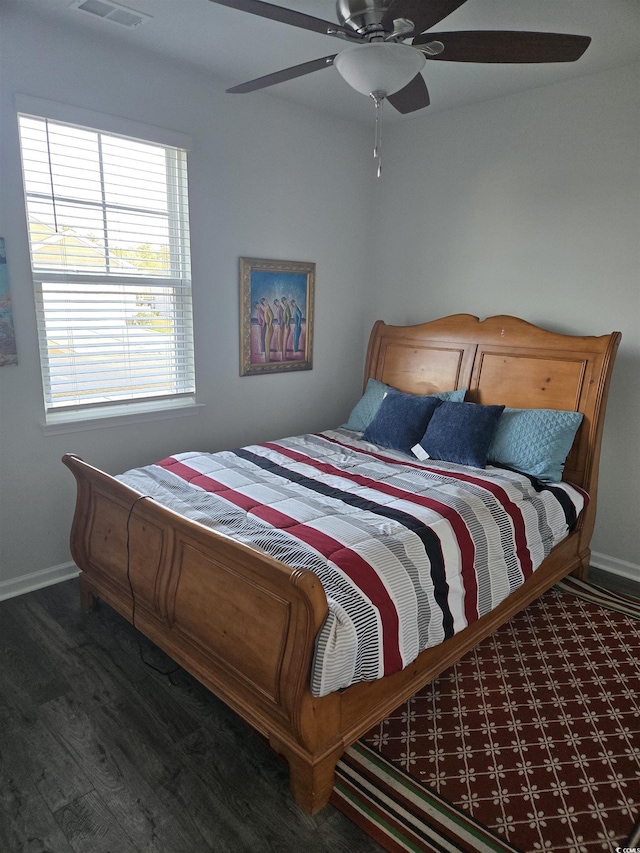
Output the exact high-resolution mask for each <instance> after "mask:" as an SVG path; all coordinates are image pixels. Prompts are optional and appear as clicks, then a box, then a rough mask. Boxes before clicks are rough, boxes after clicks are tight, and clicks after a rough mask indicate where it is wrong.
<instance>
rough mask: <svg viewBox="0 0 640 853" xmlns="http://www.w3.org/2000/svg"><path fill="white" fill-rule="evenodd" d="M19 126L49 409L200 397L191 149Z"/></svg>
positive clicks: (47, 124)
mask: <svg viewBox="0 0 640 853" xmlns="http://www.w3.org/2000/svg"><path fill="white" fill-rule="evenodd" d="M19 124H20V142H21V150H22V163H23V176H24V187H25V197H26V206H27V217H28V227H29V241H30V248H31V265H32V270H33V278H34V286H35V294H36V310H37V321H38V335H39V342H40V356H41V363H42V376H43V388H44V397H45V407H46V410H47V412H48V413H49V414H52V413H56V412H57V413H61V412H62V413H64V412H65V411H67V412H68V411H69V409H71V410H74V411H78V412H80V413H85V414H87V413H92V414H93V415H95V413H96V410H97V411H98V412H99V413H100V412H103V410H106V411H105V412H104V413H105V414H112V413H115V412H114V411H113V407H117V406H120V407H122V405H123V404H126V403H130V404H132V405H133V404H136V405H140V403H141V402H144V401H155V402H156V403H158V402H159V403H162V404H163V405H166V404H167V403H170V402H171V401H173V402H174V403H175V402H184V401H185V399H186V400H189V399H193V394H194V391H195V384H194V364H193V335H192V315H191V276H190V253H189V217H188V204H187V163H186V152H185V151H184V150H181V149H179V148H176V147H171V146H167V145H161V144H157V143H155V142H149V141H145V140H142V139H132V138H128V137H125V136H119V135H116V134H112V133H105V132H102V131H100V130H96V129H92V128H87V127H80V126H77V125H72V124H68V123H65V122H59V121H52V120H50V119H47V118H42V117H37V116H32V115H20V116H19Z"/></svg>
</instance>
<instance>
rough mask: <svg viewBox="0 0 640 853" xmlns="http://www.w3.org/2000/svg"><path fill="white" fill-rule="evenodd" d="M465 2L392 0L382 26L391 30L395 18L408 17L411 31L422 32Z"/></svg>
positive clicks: (448, 0)
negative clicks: (411, 27) (411, 24)
mask: <svg viewBox="0 0 640 853" xmlns="http://www.w3.org/2000/svg"><path fill="white" fill-rule="evenodd" d="M466 2H467V0H392V2H391V5H390V6H389V8H388V9H387V11H386V12H385V13H384V16H383V18H382V26H383V27H384V29H385V30H387V31H388V32H391V31H392V30H393V22H394V20H395V19H396V18H408V19H409V20H410V21H411V22H412V23H413V30H412V31H411V32H413V33H423V32H424V31H425V30H429V29H431V27H435V25H436V24H439V23H440V21H442V20H443V18H446V17H447V16H448V15H450V14H451V13H452V12H455V10H456V9H457V8H458V7H460V6H462V5H463V4H464V3H466ZM408 35H411V33H409V34H408Z"/></svg>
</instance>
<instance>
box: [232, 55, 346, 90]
mask: <svg viewBox="0 0 640 853" xmlns="http://www.w3.org/2000/svg"><path fill="white" fill-rule="evenodd" d="M336 56H337V54H336V53H334V54H333V56H323V57H322V59H312V60H311V62H303V63H302V65H292V66H291V68H285V69H284V70H283V71H275V72H274V73H273V74H266V75H265V76H264V77H256V79H255V80H249V82H248V83H241V84H240V85H239V86H234V87H233V88H232V89H227V92H229V93H231V94H232V95H239V94H243V93H245V92H255V91H256V90H257V89H265V88H266V87H267V86H275V84H276V83H284V82H285V80H294V79H295V78H296V77H303V76H304V75H305V74H311V73H312V72H313V71H320V69H321V68H328V67H329V66H330V65H333V60H334V59H335V58H336Z"/></svg>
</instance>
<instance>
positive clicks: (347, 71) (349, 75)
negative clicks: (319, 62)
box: [333, 42, 426, 96]
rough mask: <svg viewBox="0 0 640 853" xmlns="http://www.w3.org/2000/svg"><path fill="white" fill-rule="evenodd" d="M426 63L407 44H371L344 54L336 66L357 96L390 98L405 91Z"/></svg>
mask: <svg viewBox="0 0 640 853" xmlns="http://www.w3.org/2000/svg"><path fill="white" fill-rule="evenodd" d="M425 61H426V60H425V57H424V55H423V54H422V53H421V52H420V51H419V50H416V49H415V48H413V47H411V46H410V45H408V44H397V43H390V42H370V43H368V44H357V45H354V46H353V47H348V48H347V49H346V50H343V51H341V52H340V53H339V54H338V55H337V56H336V58H335V59H334V60H333V64H334V65H335V67H336V68H337V69H338V72H339V74H340V75H341V77H342V78H343V79H344V80H345V81H346V82H347V83H348V84H349V85H350V86H351V87H352V88H353V89H355V90H356V91H357V92H362V94H363V95H371V94H372V92H379V93H382V94H384V95H386V96H388V95H393V94H395V92H399V91H400V89H404V87H405V86H406V85H408V84H409V83H410V82H411V81H412V80H413V78H414V77H415V76H416V74H418V73H419V72H420V71H421V70H422V68H423V67H424V64H425Z"/></svg>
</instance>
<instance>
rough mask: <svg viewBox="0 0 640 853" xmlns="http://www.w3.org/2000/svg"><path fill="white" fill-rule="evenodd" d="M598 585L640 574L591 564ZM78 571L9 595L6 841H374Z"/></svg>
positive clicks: (315, 850) (190, 845) (3, 709)
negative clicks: (294, 788)
mask: <svg viewBox="0 0 640 853" xmlns="http://www.w3.org/2000/svg"><path fill="white" fill-rule="evenodd" d="M590 579H591V580H593V582H594V583H597V584H599V585H601V586H605V587H609V588H613V589H617V590H618V591H620V592H624V593H627V594H631V595H633V594H636V595H637V596H638V597H640V584H634V583H633V582H631V581H625V580H624V579H622V578H616V576H614V575H611V574H607V573H606V572H601V571H598V570H593V571H592V573H591V575H590ZM140 649H142V652H143V654H144V658H145V660H147V661H148V662H150V663H151V664H153V665H154V666H156V667H158V668H160V669H162V670H170V669H173V668H174V665H173V663H172V662H171V661H170V660H169V659H168V658H166V657H165V656H164V655H163V654H162V653H161V652H160V651H159V650H158V649H156V647H155V646H153V645H152V644H151V643H149V642H148V641H147V640H146V639H145V638H144V637H142V635H140V634H139V633H138V631H136V630H135V629H134V628H133V627H132V626H131V625H129V624H128V623H127V622H126V621H125V620H124V619H123V618H121V617H120V616H119V615H118V614H117V613H115V612H114V611H113V610H112V609H111V608H109V607H107V606H106V605H99V608H98V610H97V611H95V612H91V613H83V612H82V611H81V610H80V607H79V598H78V590H77V582H76V581H68V582H67V583H63V584H59V585H58V586H54V587H48V588H47V589H42V590H39V591H37V592H32V593H29V594H27V595H23V596H21V597H19V598H14V599H10V600H7V601H4V602H0V853H72V851H73V852H74V853H141V851H144V853H208V851H213V853H245V851H247V853H253V851H256V853H267V851H278V853H289V851H292V852H293V851H295V853H298V851H306V853H319V852H320V851H322V853H324V852H325V851H331V853H373V851H380V850H381V848H380V847H379V846H378V845H377V844H376V843H375V842H374V841H372V840H371V839H370V838H368V837H367V836H366V835H365V834H364V833H363V832H361V831H360V830H359V829H358V828H357V827H356V826H355V825H354V824H352V823H351V822H350V821H349V820H347V818H345V817H344V816H343V815H342V814H341V813H340V812H338V811H337V810H336V809H334V808H333V807H332V806H327V807H326V808H325V809H323V810H322V811H321V812H320V813H319V814H318V815H316V816H315V817H313V818H312V817H309V816H307V815H305V814H303V813H302V812H301V811H300V810H299V809H298V808H297V807H296V806H295V804H294V803H293V800H292V799H291V797H290V794H289V786H288V771H287V767H286V765H285V764H284V763H283V762H282V761H281V760H280V759H279V758H278V757H277V756H275V754H274V753H273V752H272V751H271V750H270V749H269V748H268V747H267V746H266V745H265V743H264V742H263V741H262V740H261V739H260V738H259V737H258V736H257V735H256V734H255V733H254V732H253V731H252V730H250V729H249V728H248V727H247V726H246V725H245V724H244V723H243V722H242V721H241V720H240V719H239V718H238V717H237V716H236V715H235V714H234V713H233V712H232V711H230V710H229V709H228V708H226V706H225V705H223V704H222V703H221V702H219V701H218V700H217V699H216V698H215V696H213V695H212V694H211V693H209V692H208V691H207V690H205V689H204V688H203V687H201V686H200V685H199V684H198V683H197V682H196V681H195V680H194V679H193V678H191V677H190V676H189V675H188V674H187V673H185V672H184V671H183V670H181V669H179V670H177V671H176V672H174V674H173V675H171V676H170V677H166V676H164V675H161V674H159V673H157V672H155V671H154V670H153V669H151V668H150V667H149V666H147V665H146V664H145V663H144V662H143V661H142V660H141V657H140Z"/></svg>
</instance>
